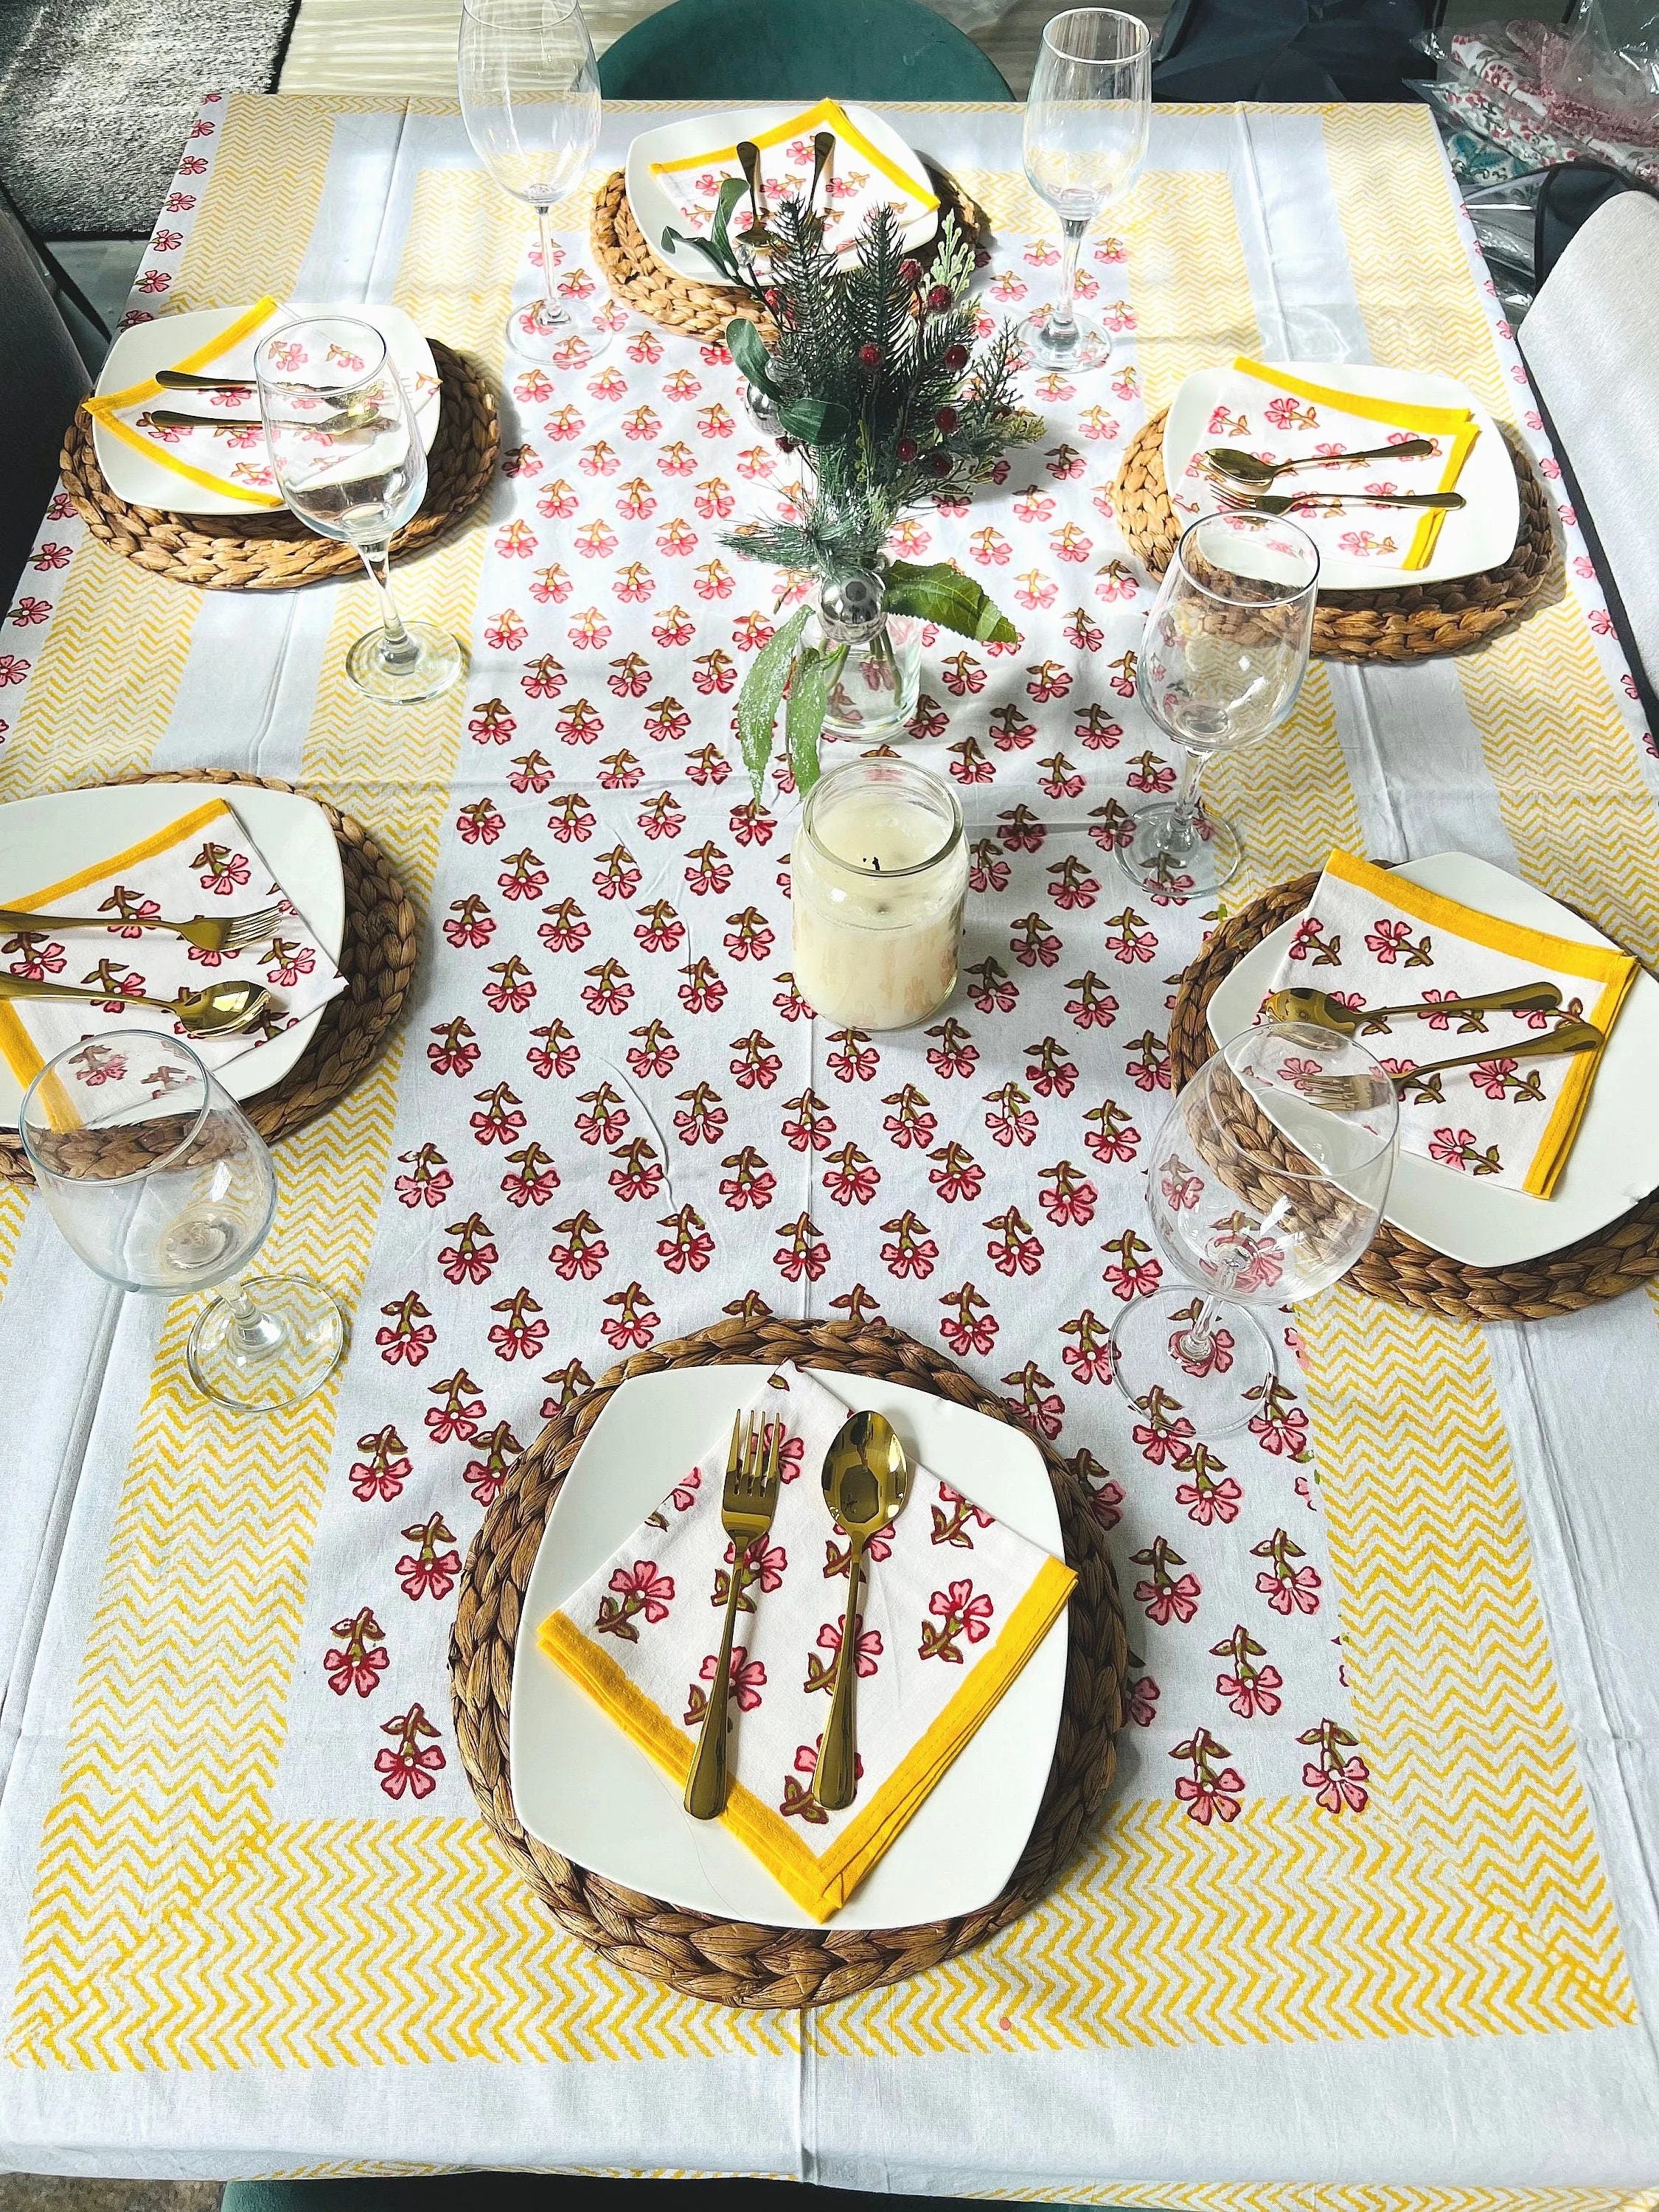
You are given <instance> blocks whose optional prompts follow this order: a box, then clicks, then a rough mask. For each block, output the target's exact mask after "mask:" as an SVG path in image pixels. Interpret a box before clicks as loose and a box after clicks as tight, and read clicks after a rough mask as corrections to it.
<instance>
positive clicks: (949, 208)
mask: <svg viewBox="0 0 1659 2212" xmlns="http://www.w3.org/2000/svg"><path fill="white" fill-rule="evenodd" d="M924 166H925V167H926V168H927V175H928V179H929V181H930V182H931V183H932V185H933V191H934V192H935V194H936V195H937V196H938V199H939V219H940V222H941V223H942V222H943V221H944V218H945V216H947V215H953V216H955V217H956V219H957V227H958V228H959V229H961V230H962V231H963V234H965V235H966V236H968V237H969V238H971V239H973V240H975V242H976V243H982V242H983V240H985V239H986V238H987V237H988V236H989V235H990V228H991V220H990V217H989V216H987V214H986V212H985V210H984V209H983V208H982V207H981V206H980V205H979V204H978V202H977V201H975V200H972V199H969V197H968V195H967V193H966V192H964V191H963V189H962V187H961V186H960V185H957V183H956V182H955V181H954V180H953V179H951V178H950V177H948V176H946V174H945V172H944V170H942V169H940V168H937V167H935V166H934V165H933V162H931V161H927V162H925V163H924ZM589 237H590V241H591V243H592V248H593V256H594V258H595V259H596V260H597V261H598V263H599V267H600V269H601V270H602V271H603V272H604V275H605V282H606V283H607V284H609V285H610V287H611V290H612V291H613V292H614V293H615V294H616V295H617V299H619V300H621V301H623V303H624V305H625V306H627V307H633V308H635V309H636V310H637V311H638V313H641V314H642V315H644V316H647V318H648V319H650V320H651V321H652V322H653V323H656V324H658V325H660V326H661V327H662V328H663V329H664V330H670V331H680V332H681V333H682V334H683V335H684V336H685V337H694V338H718V337H722V336H723V335H724V333H725V330H726V325H727V324H728V323H729V322H731V321H732V319H733V318H734V317H737V316H741V317H742V318H743V319H744V321H745V322H750V323H754V324H756V325H758V327H759V330H760V333H761V336H762V337H763V338H764V339H765V340H766V341H767V343H768V344H770V343H771V342H772V340H773V339H774V338H775V337H776V336H777V332H776V331H775V329H774V328H773V325H772V324H771V321H770V320H769V318H768V317H767V315H766V314H765V313H763V310H762V309H761V308H759V307H756V306H755V305H754V304H753V302H752V301H748V300H745V299H744V297H743V296H742V295H741V294H739V293H738V292H735V291H733V290H732V289H731V288H730V287H729V286H726V285H720V284H699V283H694V282H693V281H692V279H691V278H690V277H687V276H677V275H676V274H675V273H674V271H673V270H671V269H669V268H667V267H666V266H665V264H663V263H662V262H660V261H659V260H658V258H657V257H656V255H655V254H654V253H653V252H652V251H651V248H650V247H649V246H647V243H646V241H645V237H644V234H643V233H642V232H641V229H640V227H639V225H638V223H637V222H635V220H634V210H633V209H632V208H631V207H630V206H629V203H628V182H627V179H626V178H625V177H624V175H623V172H622V171H621V170H620V169H618V170H617V171H616V172H615V173H614V174H613V175H611V176H610V177H608V178H607V179H605V183H604V184H603V185H601V186H600V188H599V197H598V198H597V199H596V200H595V202H594V204H593V221H592V227H591V229H590V233H589ZM938 242H939V241H938V239H937V236H935V237H934V238H933V240H930V242H929V243H928V245H927V246H926V247H925V248H923V249H922V251H921V252H920V254H919V255H918V257H917V258H919V259H920V260H921V261H923V262H927V261H928V260H930V259H931V258H932V256H933V250H934V247H935V246H937V244H938Z"/></svg>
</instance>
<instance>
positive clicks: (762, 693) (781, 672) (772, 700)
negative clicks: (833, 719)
mask: <svg viewBox="0 0 1659 2212" xmlns="http://www.w3.org/2000/svg"><path fill="white" fill-rule="evenodd" d="M807 613H808V610H807V609H806V608H805V607H803V608H802V609H801V610H800V611H799V614H793V615H791V616H790V617H789V619H788V621H787V623H785V624H784V625H783V628H782V629H779V630H775V631H774V632H773V634H772V635H771V636H770V637H769V639H768V640H767V641H766V643H765V644H764V645H763V647H761V649H760V651H759V652H758V653H757V654H756V655H755V659H754V665H753V666H752V667H751V668H750V671H749V673H748V675H747V676H745V677H744V679H743V689H742V690H741V691H739V692H738V738H740V739H741V741H742V744H743V763H744V767H745V768H746V769H748V771H749V773H750V777H751V778H752V779H753V781H754V786H755V796H756V798H757V799H758V798H759V797H760V795H761V792H762V789H763V784H764V780H765V776H766V763H768V761H769V760H770V759H771V757H772V732H773V731H774V730H775V727H776V726H777V720H778V707H779V705H780V703H781V700H782V698H783V687H784V685H785V684H787V682H788V681H789V671H790V668H791V666H792V665H793V661H794V658H795V648H796V647H797V646H798V645H799V643H800V634H801V632H802V631H803V630H804V629H805V627H806V617H807ZM820 720H822V717H820Z"/></svg>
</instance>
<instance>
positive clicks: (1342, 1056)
mask: <svg viewBox="0 0 1659 2212" xmlns="http://www.w3.org/2000/svg"><path fill="white" fill-rule="evenodd" d="M1333 1077H1334V1078H1339V1079H1341V1080H1340V1084H1339V1085H1336V1086H1335V1087H1334V1088H1333V1087H1329V1086H1328V1082H1327V1079H1329V1078H1333ZM1399 1125H1400V1105H1399V1101H1398V1099H1397V1097H1395V1087H1394V1085H1393V1083H1392V1082H1391V1081H1390V1080H1389V1077H1388V1076H1387V1074H1386V1073H1384V1072H1383V1068H1382V1067H1381V1066H1379V1065H1378V1064H1377V1062H1376V1060H1374V1059H1373V1058H1372V1057H1371V1055H1370V1053H1368V1052H1367V1051H1366V1049H1365V1048H1364V1045H1361V1044H1356V1043H1355V1042H1353V1040H1352V1038H1351V1037H1346V1036H1343V1035H1341V1033H1340V1031H1338V1030H1328V1029H1321V1028H1318V1027H1316V1026H1315V1025H1314V1024H1311V1023H1307V1022H1272V1023H1264V1024H1261V1025H1260V1026H1259V1027H1257V1028H1255V1029H1252V1030H1245V1031H1244V1033H1243V1036H1236V1037H1234V1038H1233V1039H1232V1040H1231V1042H1229V1043H1227V1044H1225V1045H1224V1046H1223V1047H1222V1048H1221V1049H1220V1051H1219V1052H1217V1053H1215V1054H1212V1056H1211V1057H1210V1058H1209V1059H1208V1060H1206V1061H1205V1063H1204V1065H1203V1066H1202V1067H1200V1069H1199V1071H1198V1073H1197V1074H1196V1075H1194V1077H1193V1079H1192V1080H1191V1082H1190V1083H1188V1085H1186V1087H1185V1088H1184V1089H1183V1090H1182V1092H1181V1094H1180V1096H1179V1097H1177V1098H1176V1101H1175V1103H1174V1104H1173V1105H1172V1106H1171V1108H1170V1111H1169V1114H1168V1115H1167V1116H1166V1117H1165V1120H1164V1126H1163V1127H1162V1128H1161V1129H1160V1130H1159V1131H1158V1135H1157V1137H1156V1138H1155V1139H1154V1140H1153V1143H1152V1150H1151V1152H1150V1153H1149V1154H1148V1156H1147V1167H1146V1196H1147V1202H1148V1206H1149V1209H1150V1212H1151V1214H1152V1233H1153V1235H1154V1237H1156V1238H1157V1241H1158V1248H1159V1249H1160V1250H1161V1251H1162V1253H1163V1255H1164V1259H1165V1260H1166V1261H1168V1262H1169V1264H1170V1267H1174V1268H1176V1269H1179V1270H1180V1271H1181V1272H1182V1273H1183V1274H1184V1275H1185V1276H1186V1278H1187V1282H1186V1284H1181V1283H1175V1284H1171V1285H1169V1286H1167V1287H1162V1286H1160V1287H1159V1288H1158V1289H1157V1290H1155V1291H1152V1292H1151V1293H1150V1294H1149V1295H1147V1296H1146V1297H1131V1298H1130V1300H1129V1302H1128V1303H1127V1304H1126V1305H1125V1306H1124V1308H1123V1310H1122V1311H1121V1313H1120V1314H1119V1316H1118V1317H1117V1321H1116V1322H1115V1326H1114V1328H1113V1330H1112V1341H1111V1355H1112V1379H1113V1381H1114V1382H1115V1383H1116V1384H1117V1387H1118V1388H1119V1389H1120V1390H1121V1391H1122V1392H1123V1394H1124V1395H1125V1396H1126V1397H1127V1399H1129V1401H1131V1403H1132V1404H1133V1405H1134V1406H1135V1407H1136V1408H1137V1409H1138V1411H1139V1413H1141V1414H1142V1415H1143V1416H1144V1417H1145V1419H1146V1422H1147V1424H1148V1425H1150V1426H1151V1427H1152V1428H1153V1429H1154V1430H1156V1431H1160V1432H1165V1433H1167V1432H1169V1431H1170V1428H1171V1425H1176V1426H1175V1428H1174V1434H1173V1437H1172V1441H1173V1442H1175V1443H1187V1442H1188V1440H1189V1439H1190V1438H1192V1437H1194V1436H1196V1437H1200V1438H1208V1437H1218V1436H1225V1435H1226V1434H1227V1433H1228V1431H1230V1430H1232V1429H1237V1428H1238V1427H1240V1426H1242V1425H1243V1423H1244V1422H1245V1421H1247V1420H1249V1419H1251V1418H1252V1417H1254V1416H1256V1415H1264V1416H1266V1417H1267V1419H1273V1418H1276V1416H1275V1414H1274V1412H1273V1401H1277V1399H1278V1398H1279V1397H1280V1396H1282V1395H1283V1394H1284V1389H1285V1386H1284V1384H1283V1383H1281V1381H1280V1379H1279V1360H1278V1353H1277V1350H1276V1347H1275V1344H1274V1338H1273V1334H1271V1333H1270V1330H1269V1328H1266V1327H1264V1326H1263V1325H1262V1323H1261V1321H1259V1320H1258V1319H1257V1317H1256V1313H1255V1311H1253V1310H1252V1309H1253V1308H1254V1309H1261V1308H1263V1307H1267V1308H1273V1307H1277V1306H1282V1305H1285V1304H1288V1303H1289V1302H1290V1301H1291V1299H1292V1298H1305V1297H1312V1296H1313V1294H1314V1293H1315V1291H1322V1290H1323V1289H1325V1288H1326V1286H1327V1285H1328V1284H1331V1283H1334V1282H1335V1280H1336V1279H1337V1278H1338V1277H1339V1276H1340V1275H1345V1274H1346V1273H1347V1271H1348V1269H1349V1268H1350V1267H1352V1266H1353V1264H1354V1262H1355V1261H1356V1260H1358V1258H1359V1256H1360V1255H1361V1254H1362V1253H1363V1252H1364V1249H1365V1248H1366V1246H1367V1245H1368V1244H1369V1243H1370V1241H1371V1238H1372V1237H1373V1236H1374V1235H1375V1234H1376V1225H1377V1222H1378V1221H1379V1219H1380V1218H1382V1212H1383V1202H1384V1200H1386V1199H1387V1197H1388V1194H1389V1178H1390V1176H1392V1174H1393V1172H1394V1159H1395V1138H1396V1134H1397V1132H1398V1129H1399ZM1194 1285H1195V1286H1196V1288H1195V1289H1194V1287H1191V1286H1194ZM1170 1384H1172V1385H1173V1388H1170V1387H1166V1386H1168V1385H1170ZM1182 1422H1184V1423H1186V1424H1187V1426H1186V1427H1185V1428H1184V1429H1183V1428H1181V1427H1179V1426H1178V1424H1180V1423H1182Z"/></svg>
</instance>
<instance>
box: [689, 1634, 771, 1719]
mask: <svg viewBox="0 0 1659 2212" xmlns="http://www.w3.org/2000/svg"><path fill="white" fill-rule="evenodd" d="M719 1672H720V1654H719V1653H718V1652H715V1651H711V1652H710V1653H709V1654H708V1657H707V1658H706V1659H705V1660H704V1661H703V1662H702V1666H701V1667H700V1668H698V1669H697V1679H698V1680H699V1681H702V1682H712V1681H713V1680H714V1677H715V1675H716V1674H719ZM727 1679H728V1680H730V1682H731V1685H732V1698H733V1699H734V1700H735V1702H736V1705H737V1708H738V1711H739V1712H740V1713H752V1712H753V1711H754V1710H755V1708H756V1706H757V1705H759V1703H760V1701H761V1692H762V1691H763V1689H764V1688H765V1687H766V1668H765V1665H764V1663H763V1662H762V1661H760V1660H758V1659H751V1658H750V1656H749V1652H748V1648H747V1646H746V1645H744V1644H733V1645H732V1666H731V1673H730V1674H729V1676H728V1678H727Z"/></svg>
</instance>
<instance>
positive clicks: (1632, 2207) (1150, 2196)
mask: <svg viewBox="0 0 1659 2212" xmlns="http://www.w3.org/2000/svg"><path fill="white" fill-rule="evenodd" d="M966 2193H967V2194H968V2195H969V2196H970V2197H994V2198H996V2199H998V2200H1000V2202H1003V2203H1016V2204H1130V2205H1134V2206H1136V2207H1137V2208H1139V2207H1142V2206H1144V2207H1146V2212H1655V2207H1656V2206H1659V2189H1595V2188H1585V2189H1404V2188H1394V2187H1389V2186H1386V2185H1385V2186H1382V2187H1362V2186H1358V2185H1354V2186H1349V2185H1346V2184H1342V2183H1330V2182H1250V2181H1243V2182H1215V2183H1207V2182H1179V2181H1176V2182H1170V2183H1167V2184H1160V2183H1155V2182H1146V2181H1120V2182H1100V2183H1091V2184H1087V2185H1080V2186H1079V2187H1077V2188H1066V2189H975V2190H969V2191H967V2192H966Z"/></svg>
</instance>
